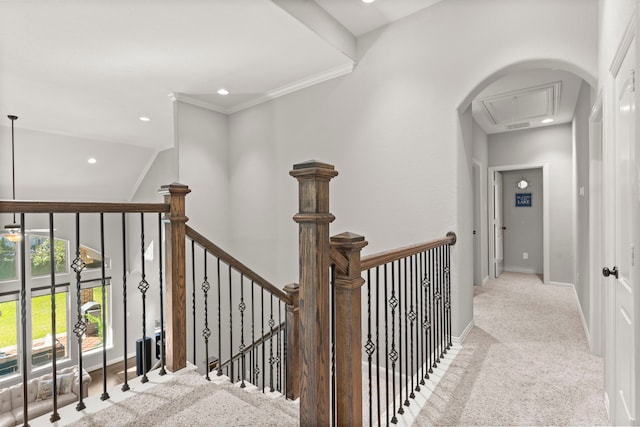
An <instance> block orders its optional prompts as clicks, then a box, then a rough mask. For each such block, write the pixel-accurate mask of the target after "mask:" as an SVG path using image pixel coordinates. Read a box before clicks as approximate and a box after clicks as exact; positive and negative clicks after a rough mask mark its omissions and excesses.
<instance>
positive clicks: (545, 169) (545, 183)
mask: <svg viewBox="0 0 640 427" xmlns="http://www.w3.org/2000/svg"><path fill="white" fill-rule="evenodd" d="M520 169H542V278H543V281H544V283H545V284H546V285H548V284H550V283H551V281H550V278H549V272H550V271H549V265H550V257H549V256H550V255H549V254H550V250H549V240H550V234H549V233H550V232H549V164H548V163H526V164H519V165H502V166H490V167H489V172H488V178H489V179H487V196H488V198H489V200H488V201H487V207H488V211H489V212H488V214H487V227H488V229H489V230H492V229H493V218H494V209H495V196H494V191H493V186H494V181H495V178H494V175H495V174H494V172H505V171H513V170H520ZM488 234H489V257H490V260H489V261H490V262H489V266H490V269H491V270H490V271H489V274H493V277H495V260H494V254H495V236H494V234H493V233H488Z"/></svg>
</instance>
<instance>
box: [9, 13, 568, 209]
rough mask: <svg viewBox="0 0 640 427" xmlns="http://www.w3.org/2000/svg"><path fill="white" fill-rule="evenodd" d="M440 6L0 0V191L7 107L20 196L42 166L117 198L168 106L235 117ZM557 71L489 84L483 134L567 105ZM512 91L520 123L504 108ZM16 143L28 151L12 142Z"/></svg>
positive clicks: (159, 142) (154, 144)
mask: <svg viewBox="0 0 640 427" xmlns="http://www.w3.org/2000/svg"><path fill="white" fill-rule="evenodd" d="M441 1H445V0H377V1H376V2H375V3H371V4H365V3H363V2H362V1H361V0H208V1H204V0H180V1H178V0H159V1H153V2H149V1H147V0H127V1H120V0H116V1H109V2H106V1H98V0H83V1H79V0H58V1H51V0H32V1H24V0H2V1H0V113H2V116H0V171H3V173H2V179H0V199H3V198H9V197H10V175H9V173H8V170H9V168H10V163H9V158H10V144H9V142H10V131H9V125H10V122H9V120H8V119H6V115H7V114H15V115H17V116H19V119H18V120H17V121H16V123H15V125H16V129H17V140H16V156H17V162H18V164H20V165H21V167H20V168H19V169H18V170H17V171H16V179H17V182H18V194H17V197H18V198H25V197H24V195H25V194H26V195H27V196H28V197H42V196H41V195H40V194H37V193H33V192H29V189H36V188H38V187H39V186H40V187H41V186H42V185H43V177H42V176H39V175H38V174H36V173H34V171H38V172H41V173H40V175H42V174H43V173H45V172H44V171H47V172H46V173H47V174H49V178H47V179H48V182H49V183H50V185H51V188H53V187H59V188H64V187H65V186H67V185H69V183H71V182H73V180H78V176H81V177H82V179H84V180H86V182H87V184H88V185H87V188H90V186H91V185H100V183H103V185H105V183H108V186H109V188H108V189H104V190H103V191H101V196H102V198H103V199H113V200H123V199H124V200H126V199H128V198H130V197H131V191H132V188H134V187H135V186H136V185H137V182H139V180H140V179H141V178H142V176H143V174H144V171H145V170H146V167H147V166H148V164H149V162H151V161H152V160H153V158H154V156H155V154H156V153H157V152H158V151H159V150H163V149H166V148H169V147H172V146H173V144H174V129H173V123H174V122H173V105H172V103H173V100H175V99H178V100H181V101H184V102H188V103H191V104H195V105H199V106H202V107H205V108H208V109H211V110H215V111H219V112H221V113H224V114H232V113H234V112H236V111H240V110H242V109H245V108H248V107H251V106H253V105H256V104H258V103H260V102H264V101H267V100H269V99H273V98H276V97H278V96H282V95H285V94H287V93H290V92H292V91H295V90H299V89H301V88H304V87H307V86H310V85H313V84H316V83H319V82H322V81H325V80H327V79H331V78H335V77H337V76H340V75H344V74H346V73H349V72H351V71H352V70H353V69H354V67H356V66H357V60H358V58H357V40H358V37H359V36H361V35H362V34H365V33H367V32H369V31H372V30H375V29H377V28H380V27H382V26H385V25H388V24H390V23H392V22H394V21H396V20H399V19H402V18H404V17H407V16H409V15H411V14H413V13H416V12H419V11H420V10H422V9H425V8H427V7H430V6H432V5H434V4H436V3H438V2H441ZM565 77H566V76H553V75H548V76H546V77H545V78H542V79H540V80H535V81H534V80H530V79H527V78H522V79H521V80H519V82H515V81H511V83H509V84H507V83H508V81H507V80H505V81H504V82H502V83H500V82H497V83H496V86H494V87H493V89H491V88H488V89H487V90H486V91H485V92H483V93H482V94H481V95H480V96H479V97H478V100H477V102H474V104H473V105H474V108H473V110H474V116H476V120H478V122H479V123H481V125H482V126H483V128H484V129H485V131H487V132H488V133H493V132H497V131H501V129H502V130H506V129H507V128H506V127H505V126H507V125H509V124H511V123H515V122H518V121H520V120H521V119H522V120H524V119H525V118H526V117H524V116H527V115H528V116H531V117H537V115H539V114H540V112H539V111H538V110H536V108H538V107H536V103H540V102H541V103H542V104H544V105H546V106H547V107H551V108H556V109H557V110H554V111H555V112H556V114H557V113H558V112H560V111H564V108H565V104H566V106H567V108H569V109H570V108H571V102H572V101H571V99H572V97H573V96H575V94H576V92H575V88H576V84H575V82H571V81H569V80H565ZM505 79H506V78H505ZM558 81H560V82H561V84H560V85H559V86H558V85H555V83H557V82H558ZM549 84H550V85H551V86H549V88H546V89H545V88H542V87H540V88H538V86H541V85H542V86H544V85H549ZM221 88H224V89H227V90H228V91H229V92H230V93H229V94H228V95H226V96H225V95H220V94H218V93H217V91H218V90H219V89H221ZM523 88H524V90H525V92H522V93H521V92H518V93H517V94H516V92H517V91H518V90H521V89H523ZM534 89H535V90H534ZM512 92H513V93H512ZM501 97H502V98H501ZM549 97H551V98H553V97H555V98H553V99H551V98H549ZM514 98H516V99H517V100H518V102H519V104H518V106H519V107H520V106H522V114H523V117H511V116H505V114H506V112H508V111H509V108H505V106H513V105H514V104H509V102H512V101H513V99H514ZM505 99H506V101H505ZM550 99H551V100H550ZM478 103H481V104H482V105H481V106H480V107H479V105H480V104H478ZM573 105H575V100H574V101H573ZM567 111H568V110H567ZM483 114H484V117H482V115H483ZM563 114H564V113H563ZM566 114H568V113H566ZM566 114H565V115H566ZM571 114H572V113H571ZM140 117H148V118H149V119H150V120H148V121H141V120H140ZM558 117H559V116H558ZM563 117H564V116H563ZM491 120H494V121H496V123H491ZM21 132H22V134H21ZM26 137H29V139H30V140H31V141H36V142H37V152H34V150H33V145H32V146H30V147H27V146H25V145H24V144H21V141H24V139H25V138H26ZM20 138H23V139H22V140H21V139H20ZM122 153H126V154H122ZM98 155H99V156H100V160H101V161H99V162H98V163H97V164H96V165H93V166H92V169H87V170H85V169H86V168H87V165H86V158H88V157H94V156H98ZM79 163H82V164H81V165H80V164H79ZM52 164H55V165H56V169H55V170H57V172H52V169H51V166H52ZM26 165H28V166H26ZM113 165H118V170H117V171H115V170H114V169H113ZM101 168H103V169H101ZM5 171H7V172H5ZM123 171H126V172H123ZM52 175H53V176H52ZM123 188H124V190H123ZM20 191H22V195H21V193H20ZM32 194H37V195H35V196H34V195H32ZM48 194H51V197H50V198H60V196H59V195H55V194H53V193H48ZM86 197H87V194H76V195H70V194H68V193H67V194H66V195H65V197H64V198H66V199H76V198H86Z"/></svg>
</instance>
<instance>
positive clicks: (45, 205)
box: [0, 200, 170, 213]
mask: <svg viewBox="0 0 640 427" xmlns="http://www.w3.org/2000/svg"><path fill="white" fill-rule="evenodd" d="M169 209H170V207H169V205H168V204H166V203H93V202H35V201H15V202H14V201H8V200H3V201H0V213H121V212H125V213H130V212H133V213H140V212H145V213H158V212H159V213H163V212H169Z"/></svg>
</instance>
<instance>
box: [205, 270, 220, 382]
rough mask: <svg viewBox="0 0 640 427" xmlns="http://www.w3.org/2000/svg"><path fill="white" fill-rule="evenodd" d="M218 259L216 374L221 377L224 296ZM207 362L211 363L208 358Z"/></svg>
mask: <svg viewBox="0 0 640 427" xmlns="http://www.w3.org/2000/svg"><path fill="white" fill-rule="evenodd" d="M216 259H217V266H218V372H217V373H216V376H218V377H219V376H221V375H222V314H221V311H220V310H221V307H222V297H221V296H220V258H216ZM205 265H206V263H205ZM207 363H209V361H208V360H207Z"/></svg>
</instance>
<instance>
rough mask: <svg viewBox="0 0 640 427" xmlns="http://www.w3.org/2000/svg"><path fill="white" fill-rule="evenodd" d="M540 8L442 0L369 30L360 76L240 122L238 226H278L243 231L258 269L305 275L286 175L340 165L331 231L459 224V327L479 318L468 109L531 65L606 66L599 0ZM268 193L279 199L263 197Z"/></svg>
mask: <svg viewBox="0 0 640 427" xmlns="http://www.w3.org/2000/svg"><path fill="white" fill-rule="evenodd" d="M542 3H545V4H546V5H547V7H541V6H540V2H535V3H534V2H505V1H496V0H494V1H483V2H477V1H470V0H448V1H446V2H441V3H439V4H437V5H435V6H433V7H430V8H428V9H425V10H424V11H422V12H420V13H418V14H415V15H413V16H410V17H408V18H406V19H403V20H400V21H398V22H396V23H394V24H392V25H390V26H387V27H385V28H383V29H381V30H378V31H375V32H372V33H369V34H367V35H365V36H363V37H362V38H360V39H359V46H358V47H359V56H360V60H359V63H358V66H357V67H356V69H355V70H354V72H353V73H351V74H350V75H347V76H344V77H341V78H338V79H335V80H332V81H329V82H325V83H323V84H320V85H317V86H314V87H311V88H308V89H304V90H302V91H299V92H296V93H293V94H290V95H287V96H285V97H282V98H278V99H276V100H273V101H270V102H268V103H265V104H261V105H258V106H256V107H254V108H252V109H250V110H247V111H242V112H238V113H236V114H234V115H233V116H231V117H230V119H229V135H230V140H229V143H230V145H229V150H230V158H231V163H230V165H231V166H230V168H231V170H230V186H231V188H233V191H232V193H231V198H232V202H231V206H232V207H233V212H234V217H233V220H232V222H233V230H234V233H235V232H241V233H244V231H243V230H248V229H252V228H254V227H257V226H256V225H253V221H254V220H255V218H256V217H258V218H259V221H266V222H269V225H270V226H269V227H268V228H269V229H268V230H264V231H263V232H261V233H260V235H259V237H257V238H255V239H252V237H251V236H250V235H249V233H246V236H243V240H244V241H245V243H246V244H247V245H249V246H253V245H252V243H251V242H252V241H253V242H255V244H256V246H257V247H260V248H261V250H260V251H257V250H255V249H251V250H250V252H251V253H250V254H247V257H246V258H247V259H248V261H249V265H255V264H260V265H261V264H262V262H263V261H262V257H264V256H265V255H264V253H265V251H275V252H276V253H277V260H276V264H275V265H270V266H269V265H268V266H266V268H267V269H268V270H269V271H267V272H265V276H266V277H268V278H272V277H273V278H275V279H274V281H275V282H276V283H279V284H284V283H288V282H291V281H297V280H298V279H297V277H298V272H297V255H296V252H297V229H296V225H295V224H294V223H293V221H292V220H291V216H292V215H293V214H294V213H295V212H296V210H297V203H296V182H295V180H293V179H292V178H291V177H289V176H288V175H287V171H288V170H290V169H291V166H292V165H293V164H294V163H298V162H301V161H305V160H308V159H318V160H322V161H325V162H329V163H333V164H335V165H336V169H337V170H338V171H339V172H340V175H339V176H338V177H336V178H335V179H334V180H333V181H332V184H331V187H332V198H331V202H332V207H331V211H332V212H333V213H334V214H335V215H336V217H337V219H336V221H335V223H334V224H333V226H332V233H338V232H342V231H345V230H349V231H353V232H356V233H360V234H363V235H364V236H365V237H366V238H367V240H368V241H369V243H370V245H369V247H368V248H366V253H371V252H375V251H380V250H384V249H390V248H393V247H397V246H400V245H404V244H408V243H413V242H416V241H418V240H426V239H431V238H434V237H438V236H443V235H444V234H445V233H446V232H447V231H449V230H454V231H456V233H457V234H458V237H459V243H458V244H457V245H456V247H455V249H454V251H453V255H454V259H453V263H454V267H455V268H454V275H453V282H454V283H455V290H456V292H458V291H459V290H464V291H462V293H460V294H455V295H454V296H453V298H454V307H456V309H454V310H455V312H454V321H453V332H454V335H458V334H460V333H461V331H462V329H464V327H466V325H467V323H468V321H469V320H470V319H471V299H472V293H471V290H470V284H471V281H472V271H473V270H472V251H471V247H472V237H471V236H472V228H471V227H472V221H471V219H470V218H469V216H470V215H469V212H470V210H468V209H463V208H464V207H465V206H467V205H468V204H470V203H471V200H472V193H471V180H470V177H471V172H470V158H471V153H470V151H469V149H468V148H469V147H468V145H467V144H468V142H465V139H464V138H463V135H465V134H466V133H467V132H465V131H464V129H466V127H467V125H466V124H461V123H460V117H459V115H458V113H457V110H458V107H459V106H460V104H462V103H464V101H465V100H467V98H468V96H470V95H473V93H474V92H475V91H477V90H480V89H482V88H483V87H484V86H483V85H484V84H486V83H488V82H490V80H491V79H495V78H496V77H497V76H498V75H499V74H500V73H501V72H504V70H506V69H508V67H510V66H516V65H518V64H522V63H524V62H526V61H537V60H540V61H548V62H554V63H556V64H557V65H558V66H559V67H561V68H562V67H567V68H571V69H572V70H581V71H582V74H583V75H584V74H587V75H589V74H590V75H591V76H594V75H595V74H596V72H595V71H596V49H595V46H596V43H597V32H596V31H595V27H596V22H597V21H596V19H597V5H596V3H595V1H585V0H569V1H564V2H560V3H559V2H555V1H553V2H552V1H549V0H547V1H543V2H542ZM548 8H553V10H554V13H553V14H549V12H548ZM489 22H490V23H491V27H490V31H489V30H488V28H489V27H487V23H489ZM541 23H542V24H541ZM541 25H543V26H544V31H541ZM505 34H508V35H509V36H508V37H505ZM487 46H491V47H492V48H491V49H487ZM493 47H499V48H493ZM591 78H592V77H591ZM487 79H489V80H487ZM592 80H593V78H592ZM464 110H466V106H464V108H463V109H462V111H464ZM251 165H256V166H257V168H256V169H254V168H253V167H252V166H251ZM467 167H468V168H469V170H468V171H467ZM236 171H242V173H239V172H236ZM254 171H255V172H254ZM240 188H242V189H243V191H242V192H239V191H238V190H239V189H240ZM265 193H267V194H270V195H271V196H272V197H271V198H270V201H269V202H268V203H264V204H262V203H260V202H259V204H256V202H255V201H261V200H263V199H264V194H265ZM249 211H252V212H254V213H255V214H254V215H249V214H247V213H240V212H249ZM245 237H246V238H245ZM241 250H243V249H241ZM570 250H571V247H570V245H569V251H570ZM258 252H260V253H258ZM266 256H268V257H269V256H270V255H266ZM562 280H571V276H569V277H568V278H563V279H562ZM467 289H468V290H467Z"/></svg>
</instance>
